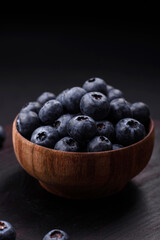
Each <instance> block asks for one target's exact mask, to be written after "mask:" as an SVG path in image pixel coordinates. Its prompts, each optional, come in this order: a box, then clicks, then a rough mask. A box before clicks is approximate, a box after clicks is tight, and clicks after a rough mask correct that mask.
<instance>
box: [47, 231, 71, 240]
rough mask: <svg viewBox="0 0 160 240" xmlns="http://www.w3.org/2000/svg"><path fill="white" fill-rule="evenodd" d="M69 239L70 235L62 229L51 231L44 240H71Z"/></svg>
mask: <svg viewBox="0 0 160 240" xmlns="http://www.w3.org/2000/svg"><path fill="white" fill-rule="evenodd" d="M69 239H70V237H69V235H68V234H67V233H66V232H64V231H62V230H60V229H53V230H51V231H50V232H48V233H47V234H46V235H45V236H44V238H43V240H69Z"/></svg>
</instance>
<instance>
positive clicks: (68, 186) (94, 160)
mask: <svg viewBox="0 0 160 240" xmlns="http://www.w3.org/2000/svg"><path fill="white" fill-rule="evenodd" d="M153 145H154V123H153V121H151V124H150V131H149V134H148V135H147V136H146V137H145V138H144V139H143V140H141V141H139V142H138V143H136V144H133V145H131V146H129V147H125V148H123V149H120V150H114V151H107V152H100V153H70V152H63V151H56V150H53V149H49V148H44V147H41V146H39V145H36V144H34V143H32V142H30V141H28V140H26V139H25V138H24V137H22V136H21V135H20V134H19V132H18V131H17V129H16V119H15V120H14V123H13V146H14V150H15V154H16V157H17V159H18V161H19V163H20V164H21V166H22V167H23V168H24V169H25V170H26V171H27V172H28V173H29V174H30V175H31V176H33V177H35V178H36V179H38V180H39V182H40V184H41V186H42V187H44V188H45V189H46V190H48V191H49V192H51V193H53V194H56V195H58V196H63V197H66V198H75V199H86V198H99V197H106V196H108V195H111V194H114V193H117V192H119V191H120V190H121V189H122V188H124V186H125V185H126V184H127V182H128V181H129V180H130V179H132V178H133V177H134V176H136V175H137V174H138V173H139V172H140V171H142V169H143V168H144V167H145V166H146V164H147V163H148V161H149V159H150V157H151V154H152V150H153Z"/></svg>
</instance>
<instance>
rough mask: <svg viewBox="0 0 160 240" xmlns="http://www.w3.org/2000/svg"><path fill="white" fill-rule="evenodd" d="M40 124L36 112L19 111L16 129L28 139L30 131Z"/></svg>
mask: <svg viewBox="0 0 160 240" xmlns="http://www.w3.org/2000/svg"><path fill="white" fill-rule="evenodd" d="M39 126H40V120H39V117H38V115H37V113H35V112H32V111H29V112H20V113H19V115H18V118H17V130H18V131H19V133H20V134H21V135H22V136H23V137H25V138H27V139H30V136H31V134H32V132H33V131H34V130H35V129H36V128H38V127H39Z"/></svg>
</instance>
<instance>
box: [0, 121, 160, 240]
mask: <svg viewBox="0 0 160 240" xmlns="http://www.w3.org/2000/svg"><path fill="white" fill-rule="evenodd" d="M5 129H6V132H7V139H6V141H5V144H4V147H3V148H2V149H1V150H0V219H3V220H6V221H9V222H10V223H12V225H13V226H14V227H15V229H16V231H17V240H22V239H23V240H40V239H42V238H43V236H44V235H45V234H46V233H47V232H48V231H50V230H52V229H53V228H59V229H63V230H64V231H66V232H67V233H68V234H69V235H70V237H71V239H73V240H74V239H76V240H89V239H94V240H99V239H106V240H125V239H126V240H141V239H145V240H158V239H160V214H159V213H160V187H159V186H160V162H159V160H160V157H159V154H160V145H159V141H160V122H155V132H156V135H155V146H154V150H153V154H152V157H151V159H150V161H149V163H148V165H147V166H146V167H145V169H144V170H143V171H142V172H141V173H140V174H139V175H138V176H136V177H135V178H134V179H132V180H131V181H130V182H129V183H128V184H127V186H126V187H125V188H124V189H123V190H122V191H121V192H120V193H118V194H116V195H114V196H110V197H108V198H104V199H99V200H89V201H88V200H83V201H82V200H81V201H80V200H68V199H64V198H60V197H57V196H54V195H52V194H50V193H48V192H47V191H46V190H44V189H42V187H41V186H40V185H39V183H38V181H37V180H36V179H34V178H33V177H31V176H29V175H28V174H27V173H26V172H25V171H24V170H23V169H22V168H21V167H20V165H19V164H18V162H17V160H16V157H15V155H14V151H13V147H12V137H11V125H9V126H6V128H5Z"/></svg>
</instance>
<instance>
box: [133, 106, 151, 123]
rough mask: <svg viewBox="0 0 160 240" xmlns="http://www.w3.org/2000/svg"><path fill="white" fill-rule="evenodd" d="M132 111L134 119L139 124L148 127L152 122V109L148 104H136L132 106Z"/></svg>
mask: <svg viewBox="0 0 160 240" xmlns="http://www.w3.org/2000/svg"><path fill="white" fill-rule="evenodd" d="M130 108H131V111H132V114H133V118H135V119H137V120H138V121H139V122H141V123H142V124H144V125H145V126H146V127H148V125H149V122H150V109H149V106H148V105H147V104H146V103H143V102H135V103H133V104H131V107H130Z"/></svg>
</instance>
